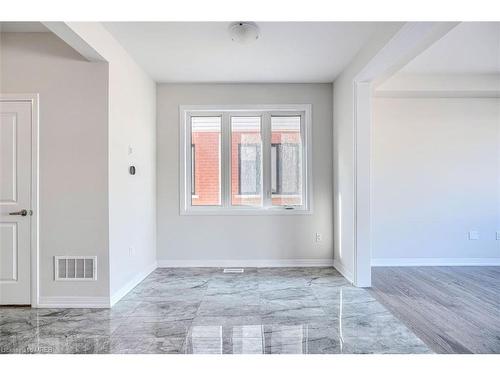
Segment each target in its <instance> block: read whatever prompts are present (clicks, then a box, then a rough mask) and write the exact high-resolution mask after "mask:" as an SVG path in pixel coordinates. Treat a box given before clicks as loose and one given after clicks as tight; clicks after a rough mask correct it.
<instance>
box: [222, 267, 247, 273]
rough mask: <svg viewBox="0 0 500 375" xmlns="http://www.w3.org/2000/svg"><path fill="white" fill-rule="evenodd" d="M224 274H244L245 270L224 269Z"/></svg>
mask: <svg viewBox="0 0 500 375" xmlns="http://www.w3.org/2000/svg"><path fill="white" fill-rule="evenodd" d="M222 272H223V273H243V272H245V270H244V269H243V268H224V270H223V271H222Z"/></svg>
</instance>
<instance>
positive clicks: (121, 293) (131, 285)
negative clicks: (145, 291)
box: [109, 262, 157, 306]
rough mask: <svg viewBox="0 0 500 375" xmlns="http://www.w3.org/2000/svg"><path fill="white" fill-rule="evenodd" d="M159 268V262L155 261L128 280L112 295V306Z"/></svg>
mask: <svg viewBox="0 0 500 375" xmlns="http://www.w3.org/2000/svg"><path fill="white" fill-rule="evenodd" d="M156 268H157V263H156V262H154V263H153V264H150V265H149V266H148V267H146V268H145V269H144V270H143V271H141V272H139V273H138V274H137V275H136V276H134V278H133V279H131V280H130V281H129V282H127V283H126V284H125V285H124V286H122V287H121V288H120V289H118V290H117V291H116V292H115V293H113V295H112V296H111V297H110V301H109V303H110V306H113V305H114V304H115V303H117V302H118V301H119V300H121V299H122V298H123V297H125V296H126V295H127V294H128V293H129V292H130V291H131V290H132V289H134V288H135V287H136V286H137V284H139V283H140V282H141V281H142V280H144V279H145V278H146V277H148V276H149V274H150V273H151V272H153V271H154V270H155V269H156Z"/></svg>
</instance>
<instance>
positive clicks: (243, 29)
mask: <svg viewBox="0 0 500 375" xmlns="http://www.w3.org/2000/svg"><path fill="white" fill-rule="evenodd" d="M229 35H231V40H232V41H233V42H237V43H241V44H248V43H251V42H254V41H256V40H257V39H259V38H260V30H259V27H258V26H257V24H256V23H255V22H234V23H232V24H231V25H229Z"/></svg>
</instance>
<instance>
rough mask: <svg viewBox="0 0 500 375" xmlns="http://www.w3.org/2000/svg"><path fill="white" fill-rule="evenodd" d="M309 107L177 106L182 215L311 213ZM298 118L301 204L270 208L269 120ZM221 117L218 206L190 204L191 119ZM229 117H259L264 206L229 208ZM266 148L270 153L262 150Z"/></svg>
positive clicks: (265, 105) (310, 129)
mask: <svg viewBox="0 0 500 375" xmlns="http://www.w3.org/2000/svg"><path fill="white" fill-rule="evenodd" d="M311 109H312V106H311V104H281V105H268V104H263V105H180V106H179V115H180V121H179V123H180V124H179V125H180V126H179V203H180V204H179V206H180V207H179V208H180V214H181V215H301V214H302V215H304V214H306V215H308V214H312V212H313V207H312V202H313V194H312V193H313V191H312V181H313V175H312V110H311ZM286 115H288V116H297V115H300V116H301V127H300V129H301V138H302V189H303V192H302V195H303V196H302V205H300V206H289V207H287V206H272V205H271V204H270V202H271V195H272V193H271V160H270V159H271V147H270V145H271V141H270V139H271V117H272V116H286ZM196 116H220V117H221V119H222V122H221V124H222V129H221V205H220V206H192V205H191V121H190V118H191V117H196ZM231 116H261V117H262V121H261V127H262V128H261V134H262V144H263V147H262V155H261V158H262V175H263V185H262V190H263V199H264V207H252V206H232V205H231V173H230V172H229V173H228V172H227V171H230V170H231V123H230V121H231V120H230V119H231ZM266 145H269V147H268V148H269V150H267V148H266V147H265V146H266Z"/></svg>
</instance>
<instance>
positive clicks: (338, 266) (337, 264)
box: [333, 259, 354, 284]
mask: <svg viewBox="0 0 500 375" xmlns="http://www.w3.org/2000/svg"><path fill="white" fill-rule="evenodd" d="M333 267H334V268H335V269H336V270H337V271H339V272H340V274H341V275H342V276H344V277H345V279H346V280H347V281H349V282H350V283H351V284H354V275H353V274H352V272H351V271H349V270H348V269H347V268H345V267H344V265H343V264H342V262H340V261H338V260H336V259H334V260H333Z"/></svg>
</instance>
